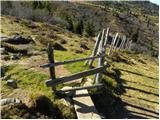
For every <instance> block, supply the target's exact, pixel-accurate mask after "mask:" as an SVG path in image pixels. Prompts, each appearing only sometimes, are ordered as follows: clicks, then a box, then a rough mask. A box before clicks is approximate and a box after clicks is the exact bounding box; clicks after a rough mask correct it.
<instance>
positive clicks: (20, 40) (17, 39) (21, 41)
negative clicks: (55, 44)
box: [3, 35, 33, 44]
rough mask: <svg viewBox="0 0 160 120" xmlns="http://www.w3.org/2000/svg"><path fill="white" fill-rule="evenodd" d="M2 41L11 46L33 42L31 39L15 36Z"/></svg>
mask: <svg viewBox="0 0 160 120" xmlns="http://www.w3.org/2000/svg"><path fill="white" fill-rule="evenodd" d="M3 41H4V42H7V43H11V44H29V43H30V42H33V39H32V38H31V37H23V36H21V35H15V36H13V37H10V38H6V39H4V40H3Z"/></svg>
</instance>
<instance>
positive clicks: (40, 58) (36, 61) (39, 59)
mask: <svg viewBox="0 0 160 120" xmlns="http://www.w3.org/2000/svg"><path fill="white" fill-rule="evenodd" d="M45 63H48V57H47V55H46V54H42V55H36V56H31V57H29V58H22V59H20V60H8V61H4V60H1V64H2V65H13V64H19V65H21V66H22V67H25V68H26V69H31V70H35V71H39V72H43V73H45V74H49V70H48V68H41V67H40V65H42V64H45ZM69 74H70V72H69V71H68V70H67V69H66V68H65V67H64V66H62V65H61V66H57V67H56V76H57V77H60V76H66V75H69Z"/></svg>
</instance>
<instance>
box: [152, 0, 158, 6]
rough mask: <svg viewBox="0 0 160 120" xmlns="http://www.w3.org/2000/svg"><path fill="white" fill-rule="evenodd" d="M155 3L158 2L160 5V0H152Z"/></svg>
mask: <svg viewBox="0 0 160 120" xmlns="http://www.w3.org/2000/svg"><path fill="white" fill-rule="evenodd" d="M150 1H151V2H153V3H156V4H157V5H160V0H150Z"/></svg>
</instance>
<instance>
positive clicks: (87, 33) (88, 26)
mask: <svg viewBox="0 0 160 120" xmlns="http://www.w3.org/2000/svg"><path fill="white" fill-rule="evenodd" d="M94 33H95V31H94V26H93V23H91V22H87V24H86V25H85V36H86V37H92V36H94Z"/></svg>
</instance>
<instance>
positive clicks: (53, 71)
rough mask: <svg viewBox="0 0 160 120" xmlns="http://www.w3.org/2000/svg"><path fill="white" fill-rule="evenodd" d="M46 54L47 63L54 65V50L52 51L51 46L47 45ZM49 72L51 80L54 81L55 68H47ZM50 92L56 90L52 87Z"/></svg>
mask: <svg viewBox="0 0 160 120" xmlns="http://www.w3.org/2000/svg"><path fill="white" fill-rule="evenodd" d="M47 53H48V60H49V63H52V64H54V49H53V47H52V45H51V44H48V50H47ZM49 72H50V77H51V79H52V80H54V79H55V78H56V75H55V66H51V67H49ZM52 90H53V91H56V89H55V88H54V87H52Z"/></svg>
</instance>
